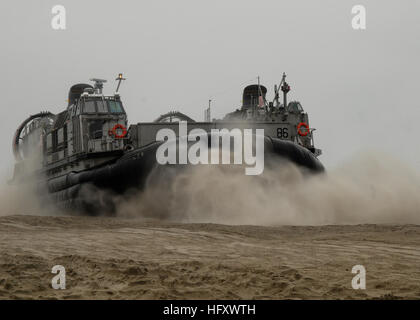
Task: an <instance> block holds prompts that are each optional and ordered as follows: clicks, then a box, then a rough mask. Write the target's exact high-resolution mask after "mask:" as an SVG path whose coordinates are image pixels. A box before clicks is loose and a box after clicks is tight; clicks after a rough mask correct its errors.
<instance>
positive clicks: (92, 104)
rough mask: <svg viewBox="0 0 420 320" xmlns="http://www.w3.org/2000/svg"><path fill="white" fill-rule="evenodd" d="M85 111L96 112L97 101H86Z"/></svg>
mask: <svg viewBox="0 0 420 320" xmlns="http://www.w3.org/2000/svg"><path fill="white" fill-rule="evenodd" d="M83 112H84V113H95V112H96V109H95V101H85V106H84V108H83Z"/></svg>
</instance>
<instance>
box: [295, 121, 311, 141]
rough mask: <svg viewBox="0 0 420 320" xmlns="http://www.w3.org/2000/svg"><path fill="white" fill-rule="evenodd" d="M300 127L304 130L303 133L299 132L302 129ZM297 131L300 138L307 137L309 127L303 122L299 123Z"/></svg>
mask: <svg viewBox="0 0 420 320" xmlns="http://www.w3.org/2000/svg"><path fill="white" fill-rule="evenodd" d="M302 127H304V128H305V129H306V130H305V132H302V131H301V130H300V128H302ZM297 131H298V133H299V135H300V136H302V137H305V136H307V135H308V133H309V126H308V124H307V123H305V122H301V123H299V124H298V126H297Z"/></svg>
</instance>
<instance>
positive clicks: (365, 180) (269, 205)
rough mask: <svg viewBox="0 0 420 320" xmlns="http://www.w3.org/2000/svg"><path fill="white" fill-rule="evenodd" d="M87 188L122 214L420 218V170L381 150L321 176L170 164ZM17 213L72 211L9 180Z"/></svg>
mask: <svg viewBox="0 0 420 320" xmlns="http://www.w3.org/2000/svg"><path fill="white" fill-rule="evenodd" d="M164 167H166V166H164ZM85 191H87V190H86V189H85ZM86 194H91V195H92V197H91V198H92V200H93V201H94V202H97V201H99V200H98V199H107V201H108V203H110V202H109V199H112V200H113V201H112V207H113V208H112V209H114V208H116V216H117V217H121V218H140V219H142V218H147V219H149V218H151V219H158V220H159V219H162V220H168V221H172V222H184V223H217V224H229V225H263V226H276V225H328V224H370V223H371V224H386V223H389V224H420V175H419V173H418V172H416V171H415V170H414V169H412V168H410V167H409V166H408V165H406V164H404V163H402V162H400V161H399V160H396V159H393V158H391V157H390V156H389V155H385V154H380V153H361V154H359V155H357V156H354V157H353V158H352V159H350V160H349V161H347V163H344V164H343V165H342V166H340V167H337V168H335V169H333V170H328V169H327V172H326V173H325V174H318V175H307V174H305V173H303V172H302V171H301V170H299V169H298V168H297V167H296V166H294V165H292V164H291V163H281V164H275V165H270V164H268V165H267V164H266V166H265V170H264V173H263V174H262V175H261V176H246V175H245V174H244V170H243V167H241V166H237V165H235V166H226V165H221V166H211V165H198V166H192V167H189V168H188V169H187V170H181V171H179V170H177V169H176V168H169V167H168V168H165V174H164V175H162V174H161V172H160V173H156V172H152V174H151V175H150V177H149V181H148V183H147V187H146V188H145V190H144V191H138V190H131V191H129V192H127V193H126V194H125V195H124V196H116V195H113V194H109V193H107V192H104V191H100V190H96V191H95V192H89V193H86ZM86 194H85V196H86ZM93 195H94V196H93ZM101 201H102V200H101ZM14 214H25V215H64V214H68V213H65V212H63V211H62V210H59V209H57V208H53V207H51V206H50V205H48V203H46V202H45V201H43V200H42V199H40V196H39V190H36V189H35V188H34V187H33V185H31V184H27V185H9V184H6V183H3V184H2V185H1V186H0V215H2V216H5V215H14ZM76 214H77V213H76ZM104 215H109V212H107V213H105V212H104Z"/></svg>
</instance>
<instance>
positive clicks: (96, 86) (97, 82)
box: [89, 78, 106, 94]
mask: <svg viewBox="0 0 420 320" xmlns="http://www.w3.org/2000/svg"><path fill="white" fill-rule="evenodd" d="M89 80H90V81H94V82H95V84H94V85H93V88H94V89H95V93H97V94H102V88H103V87H104V83H105V82H106V80H104V79H97V78H92V79H89Z"/></svg>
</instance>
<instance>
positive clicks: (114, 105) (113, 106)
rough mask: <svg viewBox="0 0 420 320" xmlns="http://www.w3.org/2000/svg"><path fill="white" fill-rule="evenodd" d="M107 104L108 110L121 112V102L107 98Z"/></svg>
mask: <svg viewBox="0 0 420 320" xmlns="http://www.w3.org/2000/svg"><path fill="white" fill-rule="evenodd" d="M108 104H109V110H110V111H111V112H112V113H122V112H123V110H122V107H121V102H119V101H113V100H109V101H108Z"/></svg>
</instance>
